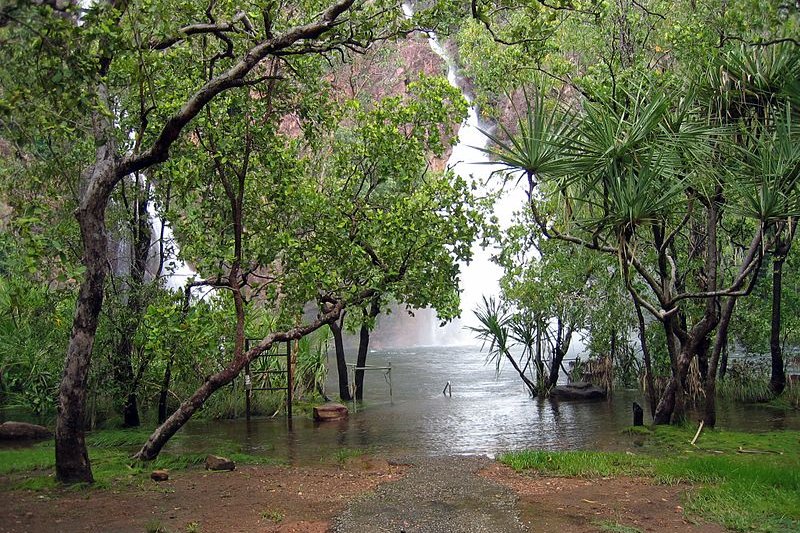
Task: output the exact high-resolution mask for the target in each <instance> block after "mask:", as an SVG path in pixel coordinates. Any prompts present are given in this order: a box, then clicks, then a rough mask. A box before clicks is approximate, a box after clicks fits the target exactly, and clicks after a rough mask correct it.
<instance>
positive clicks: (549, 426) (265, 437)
mask: <svg viewBox="0 0 800 533" xmlns="http://www.w3.org/2000/svg"><path fill="white" fill-rule="evenodd" d="M368 364H370V365H374V366H389V365H391V367H392V396H391V398H390V396H389V385H388V383H387V382H386V381H385V379H384V375H383V373H382V372H380V371H374V372H367V375H366V377H365V402H364V405H362V406H360V407H357V409H356V411H355V412H353V404H348V405H349V407H350V408H351V414H350V418H349V419H348V420H344V421H340V422H328V423H324V424H317V423H315V422H314V421H313V420H310V419H307V418H304V417H302V416H295V418H294V420H293V422H292V424H291V428H290V427H289V426H288V425H287V422H286V419H285V418H283V417H276V418H271V419H270V418H261V419H253V420H251V422H250V423H247V422H246V421H244V420H230V421H208V422H206V421H197V422H190V423H189V424H188V425H187V427H186V428H184V430H183V433H184V434H185V435H186V436H187V437H188V438H185V439H182V444H179V446H180V448H191V449H202V450H206V449H209V450H210V449H213V446H214V443H215V441H216V440H218V439H228V440H234V441H236V442H241V443H242V447H243V451H247V452H249V453H256V454H259V453H265V454H269V455H273V456H276V457H279V458H282V459H286V460H289V461H292V462H298V463H307V462H314V461H319V460H320V458H325V457H331V456H333V455H334V454H335V452H336V450H338V449H340V448H342V447H347V448H355V449H368V450H372V451H375V452H378V453H386V454H389V455H405V454H411V455H417V454H423V455H450V454H455V455H461V454H488V455H495V454H497V453H499V452H503V451H509V450H520V449H527V448H539V449H552V450H570V449H606V450H607V449H624V448H627V447H628V446H630V438H629V437H626V436H624V435H622V434H621V433H620V431H621V430H622V429H623V428H625V427H627V426H629V425H630V424H631V420H632V415H631V403H632V402H633V401H637V402H639V403H640V404H641V405H643V406H644V405H646V403H645V400H644V398H643V397H642V395H641V394H640V393H639V392H638V391H615V394H614V398H613V399H612V400H611V401H608V402H605V401H603V402H591V403H586V402H561V403H555V402H552V401H549V400H539V399H532V398H530V397H529V396H528V395H527V393H526V391H525V389H524V388H523V386H522V384H521V383H520V381H519V378H518V377H517V376H516V373H515V372H514V370H513V368H511V367H510V366H509V367H508V368H504V369H502V371H501V373H500V375H499V376H498V375H496V373H495V368H494V366H493V365H486V364H485V355H484V354H482V353H480V350H479V348H478V347H455V348H454V347H446V348H445V347H428V348H410V349H402V350H387V351H380V352H373V353H370V355H369V360H368ZM329 367H331V368H333V369H335V364H334V361H333V358H332V357H331V361H329ZM448 381H450V383H451V385H452V397H450V396H445V395H443V394H442V389H443V388H444V386H445V384H446V383H447V382H448ZM337 390H338V389H337V386H336V374H335V372H333V373H332V375H330V376H329V379H328V386H327V391H328V394H329V395H330V396H336V395H337V394H336V392H337ZM645 410H647V409H645ZM718 427H721V428H727V429H738V430H746V431H760V430H768V429H800V415H798V413H796V412H793V411H788V412H787V411H784V410H779V409H774V408H770V407H768V406H763V405H741V404H733V403H729V402H720V405H719V413H718ZM176 444H177V443H176ZM171 446H172V445H171Z"/></svg>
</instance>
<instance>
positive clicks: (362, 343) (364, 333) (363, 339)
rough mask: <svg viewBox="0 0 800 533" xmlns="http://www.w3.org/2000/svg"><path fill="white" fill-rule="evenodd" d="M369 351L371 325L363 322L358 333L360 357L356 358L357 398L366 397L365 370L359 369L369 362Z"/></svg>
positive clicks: (359, 399)
mask: <svg viewBox="0 0 800 533" xmlns="http://www.w3.org/2000/svg"><path fill="white" fill-rule="evenodd" d="M368 351H369V326H368V325H367V324H366V323H365V324H361V330H360V331H359V335H358V357H357V358H356V383H355V385H356V394H355V396H356V400H358V401H361V400H363V399H364V371H363V370H358V368H360V367H363V366H364V365H366V364H367V352H368Z"/></svg>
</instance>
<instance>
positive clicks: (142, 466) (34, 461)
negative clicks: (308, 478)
mask: <svg viewBox="0 0 800 533" xmlns="http://www.w3.org/2000/svg"><path fill="white" fill-rule="evenodd" d="M149 435H150V431H149V430H146V429H124V430H120V429H114V430H101V431H95V432H92V433H90V434H88V435H87V437H86V442H87V446H88V449H89V460H90V461H91V464H92V473H93V474H94V479H95V483H94V484H92V485H91V487H92V488H107V487H110V486H111V485H114V484H129V485H130V484H136V483H141V482H142V481H144V480H147V479H148V476H149V474H150V472H152V471H153V470H157V469H164V470H170V471H180V470H186V469H188V468H193V467H198V466H199V465H201V464H203V462H204V461H205V458H206V454H205V453H180V454H173V453H169V452H162V453H161V454H159V456H158V457H157V458H156V459H155V460H153V461H148V462H144V461H136V460H134V459H132V458H131V456H132V454H133V452H135V451H136V449H138V447H139V446H140V445H141V444H142V443H143V442H145V441H146V440H147V437H148V436H149ZM213 453H214V454H216V455H224V456H225V457H228V458H229V459H232V460H233V461H235V462H236V464H282V461H280V460H277V459H275V458H273V457H269V456H264V455H252V454H248V453H245V452H243V451H242V449H241V445H240V444H237V443H234V442H229V441H224V442H220V443H218V445H217V446H215V447H214V451H213ZM54 471H55V448H54V444H53V441H47V442H42V443H39V444H35V445H33V446H29V447H24V448H12V449H2V450H0V475H3V476H9V480H10V481H9V483H7V484H6V487H5V488H9V489H25V490H47V489H53V488H56V487H57V486H58V484H57V483H56V481H55V476H54ZM70 488H72V489H77V490H80V489H81V488H85V486H83V485H75V486H72V487H70Z"/></svg>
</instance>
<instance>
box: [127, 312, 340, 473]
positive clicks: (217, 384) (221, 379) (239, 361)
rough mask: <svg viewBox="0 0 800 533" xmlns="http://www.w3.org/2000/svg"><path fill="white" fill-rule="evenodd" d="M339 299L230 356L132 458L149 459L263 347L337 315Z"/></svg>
mask: <svg viewBox="0 0 800 533" xmlns="http://www.w3.org/2000/svg"><path fill="white" fill-rule="evenodd" d="M342 307H343V305H342V303H341V302H337V303H336V304H334V305H332V306H330V308H329V309H328V310H327V311H325V312H324V313H323V314H322V315H321V316H319V317H318V318H317V319H316V320H315V321H314V322H311V323H310V324H305V325H302V326H298V327H295V328H292V329H290V330H287V331H283V332H279V333H272V334H270V335H268V336H267V337H265V338H264V339H263V340H262V341H261V342H259V343H258V344H257V345H256V346H254V347H253V348H251V349H250V350H249V351H247V352H245V353H242V354H241V355H239V356H237V357H234V358H233V360H231V362H230V363H228V365H227V366H226V367H225V368H224V369H222V370H221V371H219V372H217V373H216V374H212V375H211V376H209V377H208V378H207V379H206V381H205V382H204V383H203V384H202V385H201V386H200V387H199V388H198V389H197V390H196V391H195V392H194V394H192V395H191V396H190V397H189V398H188V399H187V400H186V401H184V402H183V403H182V404H181V405H180V407H178V409H177V410H175V412H174V413H172V415H170V417H169V418H167V420H166V421H165V422H164V423H163V424H161V425H160V426H159V427H157V428H156V429H155V431H153V433H152V434H151V435H150V438H148V439H147V442H146V443H145V444H144V446H142V449H141V450H139V452H138V453H136V455H135V456H134V457H135V458H136V459H140V460H143V461H150V460H152V459H155V458H156V457H158V454H159V453H160V452H161V449H162V448H163V447H164V445H165V444H166V443H167V441H169V439H170V438H171V437H172V436H173V435H174V434H175V433H177V432H178V430H179V429H180V428H181V427H183V425H184V424H185V423H186V422H188V421H189V419H190V418H191V417H192V415H193V414H194V413H195V412H196V411H197V410H198V409H199V408H200V407H202V405H203V404H204V403H205V401H206V400H207V399H208V397H209V396H211V395H212V394H213V393H214V392H215V391H217V390H219V389H220V388H221V387H224V386H225V385H227V384H228V383H230V382H231V381H233V380H234V379H235V378H236V376H238V375H239V374H240V373H241V372H242V370H244V367H245V365H247V364H249V363H250V362H251V361H252V360H253V359H255V358H256V357H258V356H259V355H261V354H262V353H263V352H264V351H266V350H269V349H270V348H271V347H272V345H273V344H275V343H276V342H286V341H291V340H295V339H299V338H301V337H303V336H305V335H308V334H309V333H311V332H313V331H316V330H317V329H319V328H321V327H322V326H324V325H326V324H330V323H331V322H333V321H334V320H336V319H337V318H338V317H339V313H341V311H342Z"/></svg>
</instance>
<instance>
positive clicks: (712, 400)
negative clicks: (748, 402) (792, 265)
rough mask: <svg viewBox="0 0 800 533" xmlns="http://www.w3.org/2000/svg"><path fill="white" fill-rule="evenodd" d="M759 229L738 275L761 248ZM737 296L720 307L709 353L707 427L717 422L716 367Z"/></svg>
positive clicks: (705, 420) (725, 346)
mask: <svg viewBox="0 0 800 533" xmlns="http://www.w3.org/2000/svg"><path fill="white" fill-rule="evenodd" d="M761 240H762V236H761V229H760V228H759V229H758V230H757V231H756V235H755V236H754V237H753V240H752V241H751V243H750V249H749V250H748V252H747V258H746V259H745V261H744V262H743V263H742V265H741V266H740V267H739V276H740V277H741V275H742V274H743V273H744V272H745V271H746V269H747V268H748V264H749V263H750V262H751V261H754V260H755V259H756V257H758V255H757V254H758V253H759V250H760V248H761ZM760 268H761V264H760V262H759V264H758V268H756V269H755V271H754V272H753V273H752V274H751V275H752V278H751V279H750V286H749V287H748V289H747V291H745V292H750V290H751V289H752V288H753V285H754V284H755V281H756V279H757V277H758V270H759V269H760ZM737 299H738V296H728V298H727V300H726V301H725V305H724V306H723V307H722V313H721V316H720V320H719V327H718V328H717V338H716V339H715V340H714V348H713V351H712V354H711V362H710V365H709V367H708V372H707V375H706V382H705V389H704V392H705V412H704V414H703V423H704V424H705V425H706V426H708V427H714V426H715V425H716V423H717V367H718V365H719V358H720V355H721V354H722V353H723V352H724V351H725V350H726V348H727V345H728V328H729V327H730V323H731V316H733V309H734V306H735V305H736V300H737Z"/></svg>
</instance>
